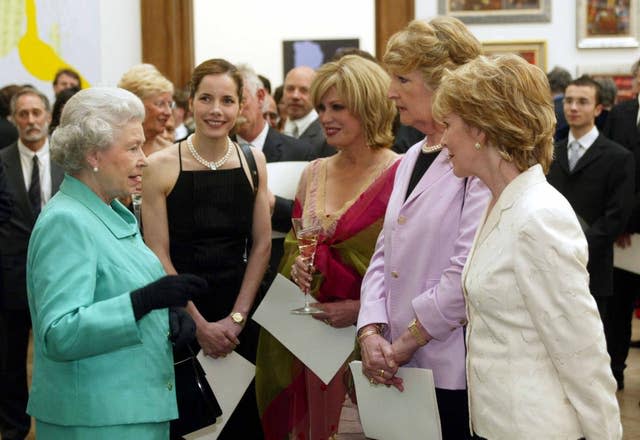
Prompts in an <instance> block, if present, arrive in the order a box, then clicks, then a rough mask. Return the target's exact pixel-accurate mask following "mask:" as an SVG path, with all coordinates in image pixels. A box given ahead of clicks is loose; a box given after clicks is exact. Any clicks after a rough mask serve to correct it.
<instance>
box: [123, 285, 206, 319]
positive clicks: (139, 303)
mask: <svg viewBox="0 0 640 440" xmlns="http://www.w3.org/2000/svg"><path fill="white" fill-rule="evenodd" d="M207 287H208V284H207V282H206V281H205V280H204V279H202V278H200V277H198V276H195V275H191V274H181V275H166V276H164V277H162V278H160V279H159V280H156V281H154V282H152V283H150V284H147V285H146V286H144V287H141V288H139V289H137V290H134V291H132V292H131V294H130V295H131V305H132V307H133V314H134V316H135V317H136V321H137V320H139V319H140V318H142V317H143V316H144V315H146V314H147V313H149V312H150V311H152V310H154V309H165V308H167V307H184V306H186V305H187V302H188V301H191V300H192V299H193V298H194V297H197V296H199V295H200V294H203V293H204V292H205V291H206V290H207Z"/></svg>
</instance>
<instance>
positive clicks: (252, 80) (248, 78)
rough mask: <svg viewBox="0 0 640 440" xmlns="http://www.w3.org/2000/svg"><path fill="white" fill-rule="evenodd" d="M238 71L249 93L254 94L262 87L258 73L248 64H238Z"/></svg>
mask: <svg viewBox="0 0 640 440" xmlns="http://www.w3.org/2000/svg"><path fill="white" fill-rule="evenodd" d="M238 72H240V75H242V79H243V80H244V83H245V85H246V86H247V89H249V93H251V94H252V95H253V96H256V94H257V93H258V90H260V89H263V88H264V86H263V85H262V81H260V78H258V74H257V73H256V71H255V70H253V69H252V68H251V67H250V66H249V65H248V64H239V65H238Z"/></svg>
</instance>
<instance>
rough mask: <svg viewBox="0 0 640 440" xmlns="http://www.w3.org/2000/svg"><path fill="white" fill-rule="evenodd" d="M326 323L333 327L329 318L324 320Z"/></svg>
mask: <svg viewBox="0 0 640 440" xmlns="http://www.w3.org/2000/svg"><path fill="white" fill-rule="evenodd" d="M324 323H325V324H327V325H328V326H331V321H329V319H328V318H327V319H325V320H324Z"/></svg>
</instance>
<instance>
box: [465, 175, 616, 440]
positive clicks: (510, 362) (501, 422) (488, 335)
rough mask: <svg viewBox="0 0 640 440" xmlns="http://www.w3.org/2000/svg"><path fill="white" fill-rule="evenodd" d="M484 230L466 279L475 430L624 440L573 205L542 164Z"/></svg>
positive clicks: (514, 185)
mask: <svg viewBox="0 0 640 440" xmlns="http://www.w3.org/2000/svg"><path fill="white" fill-rule="evenodd" d="M485 219H486V220H485ZM480 224H481V225H483V226H481V227H479V228H478V231H477V233H476V237H475V240H474V243H473V246H472V248H471V251H470V253H469V257H468V259H467V264H466V266H465V269H464V271H463V274H462V283H463V290H464V293H465V299H466V307H467V316H468V320H469V323H468V325H467V334H466V341H467V382H468V390H469V413H470V424H471V428H472V429H473V431H474V432H475V433H476V434H478V435H480V436H482V437H485V438H487V439H490V440H499V439H509V440H512V439H519V440H523V439H567V440H577V439H579V438H581V437H586V438H587V439H589V440H590V439H594V440H595V439H597V440H607V439H620V438H622V425H621V423H620V411H619V408H618V402H617V400H616V396H615V391H616V383H615V381H614V379H613V375H612V374H611V369H610V367H609V362H610V359H609V355H608V354H607V350H606V343H605V339H604V331H603V328H602V322H601V321H600V317H599V315H598V309H597V307H596V303H595V300H594V299H593V297H592V296H591V294H590V293H589V275H588V273H587V269H586V265H587V255H588V253H587V242H586V239H585V237H584V234H583V233H582V229H581V228H580V224H579V223H578V220H577V218H576V215H575V214H574V212H573V210H572V209H571V206H570V205H569V202H567V200H566V199H565V198H564V197H563V196H562V195H561V194H560V193H559V192H558V191H556V190H555V189H554V188H553V187H552V186H551V185H549V184H548V183H547V181H546V179H545V176H544V174H543V172H542V167H541V166H540V165H535V166H533V167H531V168H530V169H529V170H527V171H525V172H524V173H522V174H521V175H519V176H518V177H517V178H516V179H514V180H513V181H512V182H511V183H509V185H508V186H507V187H506V188H505V189H504V191H503V192H502V194H501V195H500V198H499V199H498V201H497V202H496V204H495V206H494V208H493V209H492V210H491V211H490V212H488V214H487V213H485V215H484V217H483V221H482V222H481V223H480Z"/></svg>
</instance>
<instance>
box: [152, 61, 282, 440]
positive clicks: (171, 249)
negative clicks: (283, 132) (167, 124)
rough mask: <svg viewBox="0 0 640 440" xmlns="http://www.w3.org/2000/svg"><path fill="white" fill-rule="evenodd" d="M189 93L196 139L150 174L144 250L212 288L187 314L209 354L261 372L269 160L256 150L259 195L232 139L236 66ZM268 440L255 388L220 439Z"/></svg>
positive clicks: (175, 148)
mask: <svg viewBox="0 0 640 440" xmlns="http://www.w3.org/2000/svg"><path fill="white" fill-rule="evenodd" d="M190 88H191V90H190V98H189V105H190V107H191V109H192V111H193V118H194V121H195V124H196V130H195V133H194V134H193V135H191V136H190V137H188V138H187V139H186V140H185V141H182V142H179V143H177V144H174V145H172V146H170V147H168V148H166V149H164V150H162V151H159V152H157V153H155V154H153V155H152V156H150V158H149V167H148V168H147V170H145V175H144V188H143V197H144V208H143V209H142V220H143V225H144V230H145V241H146V242H147V244H148V245H149V247H150V248H151V249H152V250H153V251H154V252H155V253H156V254H157V255H158V258H159V259H160V261H161V262H162V264H163V266H164V268H165V270H166V271H167V273H182V272H190V273H194V274H198V275H200V276H202V277H203V278H205V279H206V280H207V281H208V282H209V292H208V295H204V296H203V297H202V298H199V299H198V300H197V301H194V302H193V303H190V304H189V306H188V307H187V309H188V310H189V312H190V313H191V315H192V316H193V319H194V321H195V323H196V338H197V340H198V343H199V345H200V347H201V348H202V351H203V352H204V354H205V355H207V356H212V357H220V356H222V357H224V356H226V355H227V354H229V353H230V352H231V351H233V350H235V349H236V347H237V352H238V353H239V354H241V355H243V356H244V357H246V358H247V359H248V360H250V361H252V362H254V361H255V352H256V345H257V338H258V326H257V324H256V323H255V322H253V321H251V320H249V319H248V317H249V313H250V312H251V311H252V310H253V307H254V301H255V298H256V294H257V292H258V287H259V286H260V282H261V280H262V277H263V275H264V271H265V269H266V267H267V263H268V261H269V252H270V249H271V222H270V218H269V204H268V197H267V171H266V165H265V158H264V155H263V154H262V153H261V152H260V151H257V150H254V149H252V151H251V153H252V156H253V157H254V158H255V164H257V185H256V186H254V181H253V178H252V173H251V166H250V165H248V164H249V163H250V160H251V155H249V154H247V156H245V155H244V153H243V152H242V151H241V149H240V148H239V147H238V145H237V144H235V143H233V142H232V141H231V140H230V139H229V131H230V130H231V129H232V128H233V126H234V124H235V122H236V118H237V117H238V114H239V112H240V108H241V102H242V90H243V83H242V76H241V75H240V73H239V72H238V70H237V69H236V67H235V66H234V65H233V64H231V63H229V62H227V61H225V60H221V59H212V60H208V61H205V62H203V63H202V64H200V65H199V66H197V67H196V68H195V70H194V71H193V75H192V78H191V86H190ZM248 243H250V244H251V246H250V248H249V249H247V247H248ZM240 342H242V344H240ZM239 344H240V345H239ZM178 393H180V390H178ZM261 437H262V432H261V429H260V421H259V418H258V413H257V407H256V401H255V392H254V387H253V386H252V385H250V386H249V388H248V390H247V391H246V392H245V394H244V397H243V398H242V400H241V401H240V404H239V406H238V407H237V408H236V410H235V411H234V413H233V414H232V415H231V417H230V419H229V421H228V422H227V424H226V425H225V427H224V429H223V431H222V433H221V435H220V438H223V439H224V438H247V439H249V438H250V439H253V438H261Z"/></svg>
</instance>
